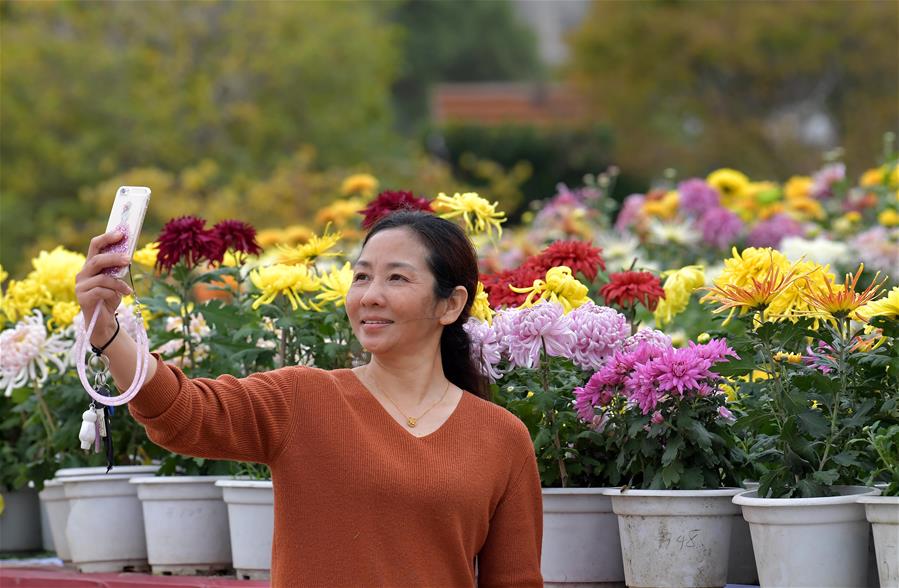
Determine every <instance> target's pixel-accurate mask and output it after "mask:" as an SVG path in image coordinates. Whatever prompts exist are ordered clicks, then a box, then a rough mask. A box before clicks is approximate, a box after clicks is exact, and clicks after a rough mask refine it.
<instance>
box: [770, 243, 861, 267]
mask: <svg viewBox="0 0 899 588" xmlns="http://www.w3.org/2000/svg"><path fill="white" fill-rule="evenodd" d="M778 249H779V250H780V252H781V253H783V254H784V255H786V256H787V259H790V260H791V261H798V260H799V259H800V258H802V257H805V259H806V261H813V262H815V263H817V264H819V265H829V266H831V267H841V266H843V265H845V264H846V263H847V262H848V261H849V246H848V245H846V243H841V242H839V241H831V240H830V239H828V238H826V237H816V238H814V239H803V238H802V237H785V238H784V240H783V241H781V242H780V247H778Z"/></svg>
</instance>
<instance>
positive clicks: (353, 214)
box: [303, 198, 365, 241]
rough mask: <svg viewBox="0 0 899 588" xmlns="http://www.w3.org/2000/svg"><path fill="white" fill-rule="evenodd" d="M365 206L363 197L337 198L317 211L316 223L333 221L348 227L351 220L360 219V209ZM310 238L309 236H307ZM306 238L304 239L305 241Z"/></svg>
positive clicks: (322, 223) (337, 224) (335, 223)
mask: <svg viewBox="0 0 899 588" xmlns="http://www.w3.org/2000/svg"><path fill="white" fill-rule="evenodd" d="M363 208H365V202H363V201H362V199H361V198H349V199H346V200H335V201H334V202H332V203H331V204H329V205H327V206H325V207H324V208H321V209H319V211H318V212H317V213H315V224H316V225H326V224H328V223H333V224H334V226H336V227H338V228H343V227H346V226H347V225H348V224H349V223H350V222H351V221H355V220H356V219H358V215H359V211H361V210H362V209H363ZM306 239H308V237H307V238H306ZM306 239H303V241H305V240H306Z"/></svg>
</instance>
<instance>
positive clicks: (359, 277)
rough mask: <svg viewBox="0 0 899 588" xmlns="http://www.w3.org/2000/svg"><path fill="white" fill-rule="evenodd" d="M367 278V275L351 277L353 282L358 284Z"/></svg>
mask: <svg viewBox="0 0 899 588" xmlns="http://www.w3.org/2000/svg"><path fill="white" fill-rule="evenodd" d="M367 277H368V275H367V274H356V275H355V276H353V281H354V282H358V281H359V280H363V279H365V278H367Z"/></svg>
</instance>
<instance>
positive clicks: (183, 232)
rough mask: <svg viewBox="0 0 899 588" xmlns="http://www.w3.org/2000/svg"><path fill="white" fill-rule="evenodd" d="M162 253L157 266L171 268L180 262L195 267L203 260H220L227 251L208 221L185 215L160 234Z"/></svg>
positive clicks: (167, 269)
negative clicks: (208, 226)
mask: <svg viewBox="0 0 899 588" xmlns="http://www.w3.org/2000/svg"><path fill="white" fill-rule="evenodd" d="M156 241H157V243H159V254H158V255H157V256H156V267H157V268H159V269H161V270H164V271H169V270H171V269H172V268H173V267H175V265H176V264H177V263H178V262H182V261H183V262H184V263H185V264H186V265H187V267H189V268H192V267H194V266H195V265H197V264H198V263H199V262H200V261H202V260H204V259H206V260H210V261H216V260H218V261H220V260H221V257H220V256H221V255H223V254H224V248H223V247H222V242H221V239H220V238H219V237H218V236H217V235H216V234H215V233H214V232H213V231H212V230H211V229H207V228H206V221H205V220H203V219H201V218H197V217H195V216H182V217H179V218H175V219H172V220H170V221H169V222H167V223H166V224H165V226H164V227H162V230H161V231H160V232H159V237H157V238H156Z"/></svg>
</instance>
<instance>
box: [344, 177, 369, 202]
mask: <svg viewBox="0 0 899 588" xmlns="http://www.w3.org/2000/svg"><path fill="white" fill-rule="evenodd" d="M377 189H378V179H377V178H376V177H374V176H373V175H371V174H353V175H351V176H350V177H348V178H346V179H345V180H344V181H343V183H342V184H341V185H340V193H341V194H343V195H344V196H351V195H353V194H359V195H360V196H364V197H365V198H369V197H371V196H374V195H375V192H376V191H377Z"/></svg>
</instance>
